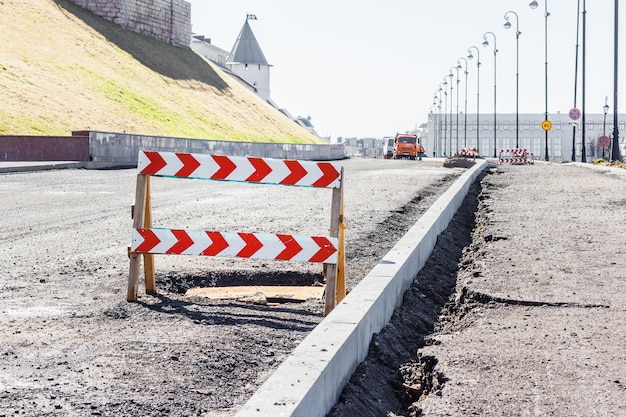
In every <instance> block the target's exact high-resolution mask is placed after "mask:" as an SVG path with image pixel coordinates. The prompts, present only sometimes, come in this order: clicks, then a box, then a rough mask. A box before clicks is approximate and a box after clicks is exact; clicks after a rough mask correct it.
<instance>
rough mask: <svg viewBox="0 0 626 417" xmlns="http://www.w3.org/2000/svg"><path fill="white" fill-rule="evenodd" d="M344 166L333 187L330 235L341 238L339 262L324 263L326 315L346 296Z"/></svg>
mask: <svg viewBox="0 0 626 417" xmlns="http://www.w3.org/2000/svg"><path fill="white" fill-rule="evenodd" d="M343 178H344V176H343V168H341V184H340V186H339V188H334V189H333V196H332V203H331V204H332V205H331V210H330V236H332V237H338V238H339V253H338V254H337V264H336V265H335V264H324V275H325V276H326V295H325V297H324V315H328V313H330V312H331V311H332V310H333V309H334V308H335V307H336V306H337V303H339V302H341V300H343V298H344V297H345V296H346V271H345V269H346V267H345V265H346V257H345V246H344V230H345V229H346V227H347V224H346V222H345V219H344V213H343V185H344V181H343Z"/></svg>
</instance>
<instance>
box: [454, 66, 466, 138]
mask: <svg viewBox="0 0 626 417" xmlns="http://www.w3.org/2000/svg"><path fill="white" fill-rule="evenodd" d="M461 60H463V62H465V69H464V70H463V73H464V74H465V107H464V110H463V146H464V147H467V74H468V72H467V59H465V58H463V57H461V58H459V59H457V60H456V62H457V64H459V65H457V67H456V68H457V69H461V68H462V67H461Z"/></svg>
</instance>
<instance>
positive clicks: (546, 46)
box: [529, 0, 584, 161]
mask: <svg viewBox="0 0 626 417" xmlns="http://www.w3.org/2000/svg"><path fill="white" fill-rule="evenodd" d="M543 4H544V10H545V13H544V16H545V22H544V33H545V39H544V55H545V59H546V69H545V83H544V84H545V96H546V114H545V120H548V16H550V13H548V0H544V2H543ZM529 6H530V8H531V9H536V8H537V7H538V6H539V3H537V0H533V1H531V2H530V4H529ZM583 140H584V138H583ZM545 154H546V157H545V160H546V161H549V160H550V158H549V157H548V131H547V130H546V149H545Z"/></svg>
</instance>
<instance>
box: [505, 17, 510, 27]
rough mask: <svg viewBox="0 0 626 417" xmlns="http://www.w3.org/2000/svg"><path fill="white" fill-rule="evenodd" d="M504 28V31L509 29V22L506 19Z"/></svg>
mask: <svg viewBox="0 0 626 417" xmlns="http://www.w3.org/2000/svg"><path fill="white" fill-rule="evenodd" d="M504 28H505V29H511V22H509V20H508V19H507V20H506V22H505V23H504Z"/></svg>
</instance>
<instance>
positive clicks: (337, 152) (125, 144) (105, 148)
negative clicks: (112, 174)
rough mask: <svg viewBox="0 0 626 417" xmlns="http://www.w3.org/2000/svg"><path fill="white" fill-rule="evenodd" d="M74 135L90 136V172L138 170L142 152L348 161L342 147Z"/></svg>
mask: <svg viewBox="0 0 626 417" xmlns="http://www.w3.org/2000/svg"><path fill="white" fill-rule="evenodd" d="M73 133H74V134H82V135H88V136H89V161H90V162H89V163H88V164H87V168H92V169H94V168H95V169H98V168H115V167H133V166H136V165H137V157H138V155H139V150H140V149H144V150H151V151H160V152H190V153H204V154H216V155H229V156H254V157H260V158H277V159H303V160H315V161H330V160H337V159H343V158H344V157H345V150H344V146H343V145H298V144H291V143H259V142H232V141H221V140H202V139H186V138H174V137H162V136H147V135H131V134H127V133H111V132H96V131H85V132H73Z"/></svg>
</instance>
